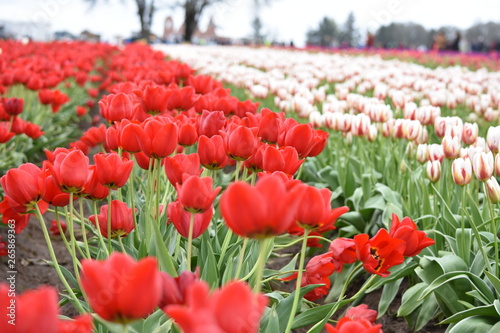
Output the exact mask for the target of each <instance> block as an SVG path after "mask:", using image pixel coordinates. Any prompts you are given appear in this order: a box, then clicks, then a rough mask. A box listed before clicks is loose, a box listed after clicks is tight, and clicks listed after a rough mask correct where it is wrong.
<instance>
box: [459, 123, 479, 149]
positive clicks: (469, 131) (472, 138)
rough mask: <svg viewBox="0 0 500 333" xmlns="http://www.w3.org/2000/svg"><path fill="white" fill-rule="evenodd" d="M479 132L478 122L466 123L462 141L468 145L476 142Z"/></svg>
mask: <svg viewBox="0 0 500 333" xmlns="http://www.w3.org/2000/svg"><path fill="white" fill-rule="evenodd" d="M478 133H479V127H478V126H477V123H472V124H471V123H464V128H463V131H462V141H463V143H465V144H466V145H471V144H473V143H474V142H476V139H477V136H478Z"/></svg>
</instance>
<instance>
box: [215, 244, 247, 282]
mask: <svg viewBox="0 0 500 333" xmlns="http://www.w3.org/2000/svg"><path fill="white" fill-rule="evenodd" d="M247 244H248V238H244V239H243V245H242V246H241V250H240V256H239V258H238V266H237V268H236V275H235V278H236V279H238V278H239V277H240V273H241V268H242V267H243V259H244V258H245V251H246V249H247ZM221 262H222V260H221Z"/></svg>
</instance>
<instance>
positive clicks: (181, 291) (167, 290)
mask: <svg viewBox="0 0 500 333" xmlns="http://www.w3.org/2000/svg"><path fill="white" fill-rule="evenodd" d="M160 274H161V277H162V284H163V298H162V300H161V302H160V304H159V305H158V307H159V308H160V309H163V308H164V307H166V306H167V305H174V304H177V305H186V302H187V291H188V289H189V288H190V287H191V285H193V284H194V283H195V282H196V281H199V280H200V272H199V269H196V272H194V273H193V272H191V271H183V272H181V274H180V275H179V276H177V277H175V278H174V277H172V276H170V275H169V274H167V273H165V272H160Z"/></svg>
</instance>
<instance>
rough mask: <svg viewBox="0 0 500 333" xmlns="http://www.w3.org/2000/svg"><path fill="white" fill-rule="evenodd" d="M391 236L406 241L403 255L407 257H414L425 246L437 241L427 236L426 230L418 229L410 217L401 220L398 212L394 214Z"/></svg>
mask: <svg viewBox="0 0 500 333" xmlns="http://www.w3.org/2000/svg"><path fill="white" fill-rule="evenodd" d="M389 236H391V237H394V238H397V239H401V240H403V241H404V242H405V243H406V247H405V251H404V252H403V255H404V256H405V257H414V256H416V255H417V254H419V253H420V251H422V250H423V249H424V248H426V247H428V246H431V245H432V244H434V243H435V241H434V240H433V239H432V238H429V237H427V234H426V233H425V232H424V231H420V230H417V225H416V224H415V222H413V221H412V220H411V219H410V218H409V217H405V218H403V220H401V221H399V217H398V216H397V215H396V214H392V225H391V229H390V230H389Z"/></svg>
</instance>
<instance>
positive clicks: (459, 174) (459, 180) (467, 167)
mask: <svg viewBox="0 0 500 333" xmlns="http://www.w3.org/2000/svg"><path fill="white" fill-rule="evenodd" d="M451 173H452V175H453V181H454V182H455V184H457V185H460V186H464V185H467V184H469V183H470V181H471V180H472V163H471V161H470V159H469V158H466V159H463V158H457V159H455V160H454V161H453V163H452V164H451Z"/></svg>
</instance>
